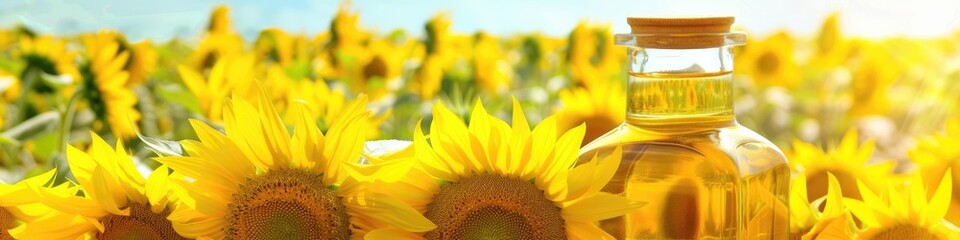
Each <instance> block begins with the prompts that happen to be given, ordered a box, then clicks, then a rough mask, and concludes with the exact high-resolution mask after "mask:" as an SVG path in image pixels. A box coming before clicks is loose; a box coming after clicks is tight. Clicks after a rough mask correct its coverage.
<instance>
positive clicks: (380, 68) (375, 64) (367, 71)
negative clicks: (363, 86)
mask: <svg viewBox="0 0 960 240" xmlns="http://www.w3.org/2000/svg"><path fill="white" fill-rule="evenodd" d="M373 77H380V78H387V62H386V61H385V60H383V57H380V56H379V55H377V56H374V57H373V59H370V63H367V66H364V67H363V78H364V79H371V78H373Z"/></svg>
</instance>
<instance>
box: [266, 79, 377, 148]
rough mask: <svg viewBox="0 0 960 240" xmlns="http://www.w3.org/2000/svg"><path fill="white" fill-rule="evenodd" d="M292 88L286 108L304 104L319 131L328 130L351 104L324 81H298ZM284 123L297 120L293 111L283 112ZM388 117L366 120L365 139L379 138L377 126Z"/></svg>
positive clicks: (341, 93) (374, 117)
mask: <svg viewBox="0 0 960 240" xmlns="http://www.w3.org/2000/svg"><path fill="white" fill-rule="evenodd" d="M292 84H293V85H294V86H295V87H293V88H292V89H291V91H290V94H289V95H288V98H287V99H286V105H287V106H294V105H297V103H298V102H302V103H305V104H306V106H307V108H309V109H310V112H311V113H313V119H316V120H317V121H316V123H317V127H319V128H320V130H321V131H326V130H327V129H329V128H330V126H331V125H330V124H331V123H333V122H334V120H336V119H337V117H338V116H339V115H340V113H342V112H343V111H344V110H345V109H346V107H347V106H348V105H350V104H353V101H349V100H348V99H346V97H345V96H344V94H343V92H341V91H338V90H333V89H330V87H329V86H327V83H326V82H324V81H311V80H307V79H304V80H300V81H296V82H293V83H292ZM285 113H286V114H285V115H284V121H285V122H287V123H294V121H295V120H296V119H297V118H296V116H295V114H294V112H293V111H285ZM389 117H390V112H386V113H381V114H379V115H377V116H373V117H370V118H368V120H369V123H368V124H369V126H371V127H370V128H368V129H367V130H366V134H367V139H376V138H377V137H379V136H380V128H379V126H383V124H384V122H386V121H387V119H388V118H389Z"/></svg>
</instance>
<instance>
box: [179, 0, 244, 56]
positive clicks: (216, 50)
mask: <svg viewBox="0 0 960 240" xmlns="http://www.w3.org/2000/svg"><path fill="white" fill-rule="evenodd" d="M229 13H230V9H229V8H227V6H224V5H220V6H217V7H216V8H214V9H213V12H212V13H211V14H210V25H209V26H208V27H207V33H206V35H205V36H204V37H203V39H202V40H200V44H199V45H198V46H197V48H196V50H194V52H193V54H191V56H190V60H189V61H190V66H191V67H193V68H194V69H196V70H201V69H206V68H209V67H211V66H213V64H214V63H216V62H217V61H218V60H219V59H220V58H223V57H226V56H231V55H235V54H240V53H242V51H243V38H241V37H240V35H238V34H237V33H235V32H233V28H232V26H231V25H230V16H229Z"/></svg>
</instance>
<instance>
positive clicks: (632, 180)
mask: <svg viewBox="0 0 960 240" xmlns="http://www.w3.org/2000/svg"><path fill="white" fill-rule="evenodd" d="M629 84H630V86H629V89H630V90H629V92H628V102H627V107H628V111H627V112H628V114H627V121H626V122H625V123H624V124H623V125H621V126H620V127H618V128H616V129H614V130H612V131H611V132H609V133H607V134H605V135H604V136H602V137H600V138H598V139H596V140H595V141H593V142H592V143H590V144H588V145H586V146H584V148H583V150H582V151H581V153H582V154H581V159H580V160H581V161H580V162H586V161H588V160H589V159H591V158H592V157H594V156H596V155H601V156H602V155H605V154H609V153H610V152H612V151H613V149H615V148H616V147H618V146H619V147H622V148H623V156H622V161H621V164H620V167H619V169H618V170H617V173H616V175H615V176H614V177H613V179H612V180H611V181H610V182H609V183H608V184H607V185H606V187H605V188H604V189H603V191H605V192H609V193H613V194H618V195H622V196H626V197H627V198H629V199H631V200H634V201H640V202H645V203H646V205H645V206H644V207H642V208H640V209H638V210H635V211H634V212H631V213H629V214H627V215H626V216H623V217H619V218H614V219H610V220H605V221H602V222H600V226H601V227H602V228H603V229H604V230H606V231H607V232H608V233H610V234H612V235H613V236H614V237H616V238H617V239H785V238H786V237H787V236H788V235H787V234H788V227H789V223H788V221H789V218H788V216H789V211H788V210H787V206H789V205H788V204H787V199H788V198H787V194H788V185H789V177H790V176H789V174H790V173H789V169H788V167H787V161H786V158H785V157H784V156H783V154H782V153H781V152H780V150H778V149H777V148H776V146H774V145H773V144H772V143H770V142H769V141H767V140H766V139H764V138H762V137H761V136H759V135H758V134H756V133H754V132H753V131H751V130H749V129H747V128H744V127H742V126H739V125H738V124H737V123H736V121H735V120H734V118H733V107H732V102H733V101H732V99H731V98H732V86H731V84H732V80H731V75H730V73H729V72H720V73H710V74H703V73H698V74H676V73H661V74H631V76H630V81H629Z"/></svg>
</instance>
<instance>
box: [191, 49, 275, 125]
mask: <svg viewBox="0 0 960 240" xmlns="http://www.w3.org/2000/svg"><path fill="white" fill-rule="evenodd" d="M256 64H257V63H256V61H255V58H254V56H253V55H251V54H245V55H242V56H230V57H224V58H220V59H219V60H217V62H216V64H214V65H213V68H211V69H210V72H209V74H208V76H207V77H204V76H203V74H201V72H200V71H197V70H195V69H191V68H189V67H186V66H182V65H181V66H178V67H177V72H179V73H180V78H181V79H182V80H183V83H184V85H186V86H187V88H188V89H190V92H192V93H193V95H194V96H196V97H197V100H198V101H199V103H200V109H201V111H203V112H202V113H201V114H203V116H204V117H206V118H207V119H209V120H211V121H214V122H220V121H222V120H223V119H222V118H223V113H222V112H221V110H223V105H224V104H225V100H224V99H225V98H227V97H229V96H230V94H232V93H236V94H240V95H241V96H252V95H253V92H254V91H253V86H254V85H255V84H256V80H255V79H254V78H253V75H254V73H253V71H254V69H255V66H256Z"/></svg>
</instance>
